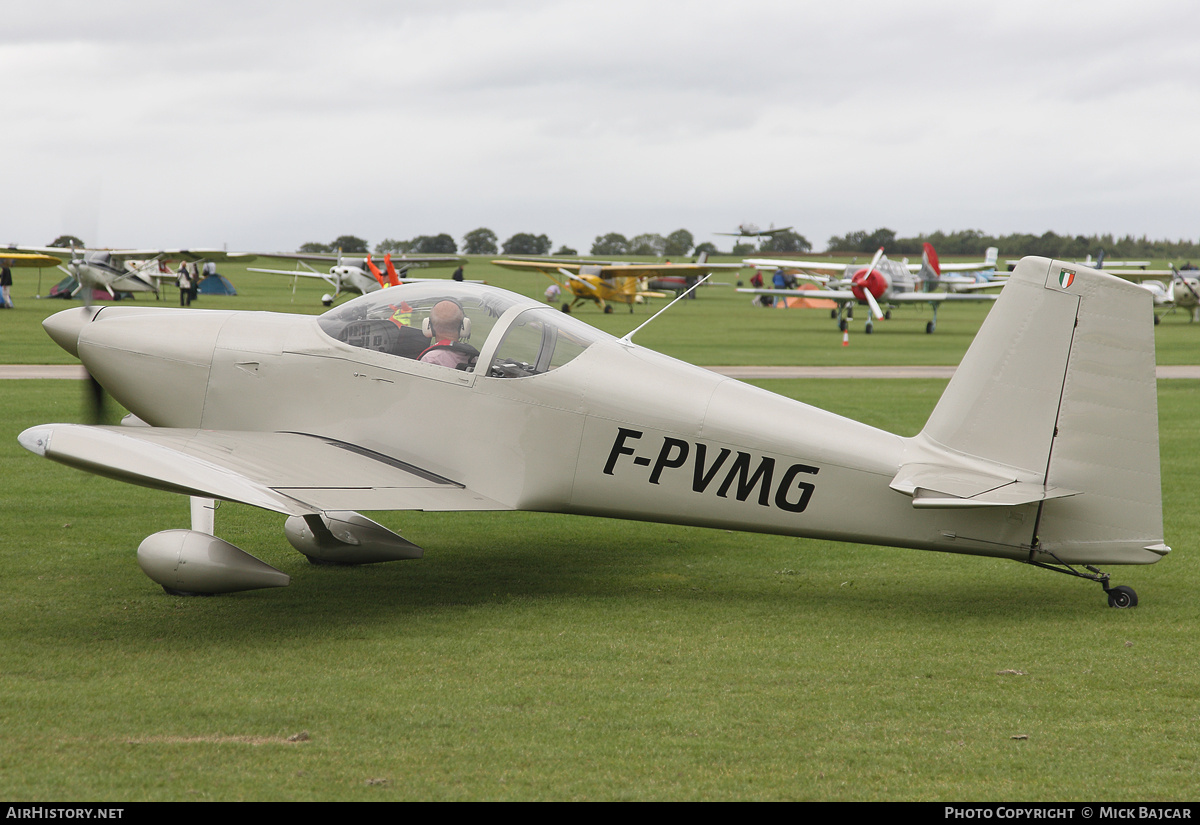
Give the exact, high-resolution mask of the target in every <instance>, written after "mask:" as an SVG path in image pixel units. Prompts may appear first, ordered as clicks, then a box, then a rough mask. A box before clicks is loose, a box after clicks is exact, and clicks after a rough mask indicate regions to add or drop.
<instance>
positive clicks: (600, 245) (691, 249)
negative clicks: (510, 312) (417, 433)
mask: <svg viewBox="0 0 1200 825" xmlns="http://www.w3.org/2000/svg"><path fill="white" fill-rule="evenodd" d="M552 246H553V245H552V244H551V242H550V238H548V237H547V236H546V235H534V234H533V233H531V232H518V233H517V234H515V235H513V236H512V237H510V238H509V239H508V240H506V241H504V242H503V243H500V241H499V237H498V236H497V235H496V233H495V232H493V231H492V230H490V229H488V228H487V227H480V228H479V229H473V230H471V231H470V232H468V233H467V234H466V235H464V236H463V239H462V247H461V252H462V254H464V255H498V254H504V255H549V254H551V252H550V250H551V248H552ZM811 249H812V244H810V243H809V242H808V240H807V239H805V238H804V236H802V235H797V234H796V233H794V232H791V231H788V232H783V233H779V234H776V235H774V236H773V237H770V238H764V239H763V242H762V244H760V245H759V246H755V245H754V244H737V245H735V246H734V248H733V254H734V255H742V254H749V253H751V252H808V251H810V250H811ZM338 250H341V251H342V252H343V253H353V254H366V253H368V252H371V251H372V250H371V248H370V244H369V243H367V241H366V240H364V239H362V238H359V237H357V236H355V235H342V236H340V237H338V238H336V239H335V240H333V241H332V242H330V243H320V242H316V241H310V242H309V243H305V244H302V245H301V246H300V249H299V250H298V251H299V252H313V253H325V254H329V253H335V252H337V251H338ZM374 251H375V252H376V253H378V254H385V253H388V252H394V253H405V254H417V255H455V254H458V253H459V251H460V247H459V245H458V243H456V242H455V240H454V238H453V237H451V236H450V235H447V234H445V233H442V234H440V235H418V236H417V237H415V238H413V239H412V240H408V241H397V240H394V239H392V238H388V239H386V240H383V241H381V242H379V243H378V244H376V245H375V249H374ZM702 252H707V253H708V254H710V255H715V254H719V250H718V249H717V248H716V246H715V245H713V244H711V243H701V244H697V243H696V239H695V236H694V235H692V233H691V232H689V231H688V230H686V229H676V230H675V231H674V232H672V233H670V234H668V235H659V234H657V233H652V232H647V233H643V234H641V235H634V236H633V237H630V238H627V237H625V236H624V235H622V234H620V233H619V232H609V233H608V234H606V235H597V236H596V239H595V241H594V242H593V243H592V248H591V250H590V253H589V254H592V255H644V256H654V257H660V258H661V257H671V256H677V257H678V256H684V255H699V254H700V253H702ZM553 254H555V255H578V254H579V251H578V250H575V249H572V248H571V247H569V246H566V245H565V244H563V245H561V246H559V248H558V249H556V250H554V252H553Z"/></svg>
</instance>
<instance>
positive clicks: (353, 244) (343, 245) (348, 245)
mask: <svg viewBox="0 0 1200 825" xmlns="http://www.w3.org/2000/svg"><path fill="white" fill-rule="evenodd" d="M330 246H332V247H333V248H334V249H335V250H337V249H340V250H342V251H343V252H362V253H364V254H366V253H367V252H370V251H371V247H370V246H369V245H368V244H367V242H366V241H364V240H363V239H362V238H358V237H355V236H354V235H341V236H339V237H338V238H337V240H335V241H334V242H333V243H332V244H330Z"/></svg>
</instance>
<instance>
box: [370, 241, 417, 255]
mask: <svg viewBox="0 0 1200 825" xmlns="http://www.w3.org/2000/svg"><path fill="white" fill-rule="evenodd" d="M412 245H413V242H412V241H397V240H393V239H392V238H387V239H385V240H384V241H383V242H382V243H379V244H377V245H376V246H375V251H376V252H378V253H379V254H380V255H386V254H388V253H389V252H392V253H400V254H404V253H406V252H412Z"/></svg>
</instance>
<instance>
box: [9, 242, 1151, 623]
mask: <svg viewBox="0 0 1200 825" xmlns="http://www.w3.org/2000/svg"><path fill="white" fill-rule="evenodd" d="M447 302H449V303H450V304H452V305H456V306H457V314H458V315H461V316H462V319H461V320H452V321H451V322H450V324H451V326H452V327H454V330H452V331H451V333H446V332H444V331H443V332H439V333H438V335H439V336H444V338H445V340H439V341H438V342H437V343H433V341H432V340H431V339H430V338H427V337H426V332H428V331H429V327H428V326H427V325H426V324H425V323H424V322H425V321H426V320H428V319H429V317H430V315H431V314H436V313H434V308H435V307H437V306H438V305H442V306H441V309H440V310H439V312H442V313H443V314H442V316H440V317H443V318H444V317H445V311H447V310H448V311H449V312H450V313H451V315H454V314H455V311H454V306H449V307H447V306H445V304H447ZM1151 314H1152V313H1151V301H1150V296H1149V295H1148V294H1147V293H1146V291H1145V290H1142V289H1139V288H1138V287H1137V286H1135V285H1133V284H1130V283H1128V282H1127V281H1123V280H1121V279H1118V278H1114V277H1112V276H1109V275H1106V274H1104V273H1100V272H1096V271H1093V270H1089V269H1085V268H1082V267H1074V266H1070V265H1067V264H1063V263H1062V262H1057V261H1051V260H1048V259H1045V258H1027V259H1025V260H1024V261H1023V262H1022V263H1021V265H1020V266H1019V267H1018V268H1017V270H1016V271H1015V272H1014V273H1013V275H1012V277H1011V279H1010V280H1009V283H1008V286H1006V287H1005V289H1004V291H1003V293H1002V294H1001V296H1000V300H999V301H998V302H997V304H996V306H995V307H994V308H993V310H992V311H991V313H989V315H988V317H987V319H986V320H985V322H984V324H983V326H982V327H981V329H980V331H979V333H978V335H977V336H976V338H975V340H974V342H973V343H972V344H971V347H970V349H969V350H968V352H967V354H966V356H965V357H964V358H963V361H962V364H961V365H960V367H959V368H958V370H957V372H956V373H955V375H954V377H953V379H952V380H951V381H950V383H949V385H948V387H947V388H946V390H945V392H944V394H943V395H942V397H941V399H940V401H939V402H938V404H937V406H936V408H935V409H934V411H933V413H932V415H931V416H930V418H929V420H928V422H927V423H926V424H925V427H924V429H923V430H922V431H921V432H920V433H919V434H918V435H916V436H914V437H912V438H904V437H901V436H898V435H894V434H892V433H889V432H886V431H883V430H879V429H876V428H874V427H870V426H867V425H865V424H861V423H859V422H856V421H853V420H850V419H846V418H842V417H839V416H837V415H834V414H832V413H828V412H825V411H823V410H820V409H816V408H814V407H810V406H808V405H806V404H803V403H800V402H798V401H793V400H790V399H787V398H783V397H781V396H778V395H775V394H773V393H770V392H767V391H766V390H763V389H759V388H757V387H753V386H750V385H747V384H743V383H740V382H738V381H736V380H734V379H731V378H727V377H724V376H721V375H718V374H716V373H713V372H710V371H708V370H705V369H702V368H699V367H694V366H691V365H689V364H686V363H683V362H681V361H677V360H675V359H673V358H669V357H667V356H665V355H661V354H659V353H657V352H654V351H652V350H648V349H644V348H642V347H639V346H637V345H636V344H634V343H632V341H631V338H632V333H630V335H627V336H625V338H621V339H618V338H615V337H613V336H611V335H608V334H606V333H604V332H601V331H599V330H597V329H595V328H593V327H591V326H588V325H587V324H585V323H583V322H582V321H580V320H578V319H577V318H575V317H573V316H570V315H565V314H563V313H561V312H558V311H556V310H554V309H553V308H551V307H548V306H546V305H544V304H541V303H539V302H537V301H534V300H532V299H529V298H525V297H522V296H519V295H515V294H513V293H510V292H507V291H504V290H501V289H497V288H495V287H489V286H483V285H473V284H457V283H453V282H437V283H433V282H427V283H415V284H407V285H404V286H399V287H392V288H388V289H383V290H379V291H377V292H374V293H372V294H370V295H366V296H363V297H360V298H357V299H355V300H353V301H349V302H347V303H345V304H343V305H342V306H340V307H338V308H336V309H332V310H330V311H328V312H326V313H325V314H323V315H321V316H318V317H312V316H306V315H285V314H275V313H264V312H234V311H217V310H190V309H168V308H154V307H119V306H111V307H104V308H102V309H99V310H93V309H91V308H86V307H81V308H77V309H71V310H67V311H64V312H60V313H58V314H56V315H53V316H51V317H50V318H48V319H47V320H46V321H45V327H46V329H47V331H48V332H49V334H50V335H51V336H52V337H53V338H54V339H55V341H57V342H58V343H59V344H60V345H61V346H63V347H64V348H65V349H67V350H68V351H70V352H71V353H73V354H76V355H77V356H78V357H79V358H80V359H81V360H82V362H83V364H84V366H86V368H87V369H88V370H89V371H90V372H91V374H92V375H93V376H94V377H95V378H96V379H98V380H99V382H100V383H101V384H102V385H103V386H104V387H105V388H106V389H107V390H108V391H109V392H110V393H112V395H113V396H114V397H115V398H116V399H117V400H118V401H120V402H121V403H122V404H124V405H125V406H126V407H127V408H128V409H129V410H130V411H131V414H132V415H133V416H135V417H134V418H132V419H127V420H128V421H129V425H126V426H84V425H78V424H44V425H40V426H35V427H32V428H30V429H27V430H25V431H24V432H22V433H21V434H20V436H19V440H20V443H21V444H22V445H23V446H25V447H26V448H27V449H29V450H30V451H32V452H33V453H36V454H37V455H40V456H44V457H46V458H49V459H52V460H54V461H58V462H61V463H63V464H67V465H70V466H73V467H77V468H79V469H83V470H87V471H89V472H92V473H97V474H100V475H104V476H109V477H111V478H115V479H119V480H121V481H126V482H129V483H132V484H139V485H143V486H147V487H151V488H155V489H159V490H165V491H168V492H172V493H177V494H180V495H186V496H190V497H192V522H191V529H190V530H185V529H177V530H166V531H163V532H160V533H155V534H154V535H152V536H150V537H149V538H147V539H146V540H144V541H143V542H142V543H141V546H140V547H139V548H138V559H139V562H140V563H141V566H142V568H143V570H144V571H145V572H146V573H147V574H148V575H149V576H150V578H152V579H153V580H154V581H156V582H158V583H159V584H161V585H162V586H163V587H164V588H166V589H167V590H168V591H169V592H174V593H184V594H187V593H215V592H228V591H236V590H248V589H254V588H259V587H271V586H281V585H285V584H287V583H288V581H289V577H288V576H287V575H286V574H284V573H283V572H281V571H278V570H276V569H274V568H272V567H269V566H268V565H265V564H264V563H262V562H260V561H258V560H257V559H255V558H253V557H252V556H250V555H248V554H246V553H245V552H244V551H242V550H240V549H239V548H237V547H235V546H234V545H232V544H230V543H229V542H227V541H224V540H222V539H219V538H216V537H215V536H214V535H213V532H214V530H213V528H214V517H213V500H216V499H219V500H227V501H238V502H244V503H247V504H251V505H254V506H257V507H261V508H263V509H265V510H270V511H274V512H277V513H281V514H283V515H284V516H286V517H287V520H286V522H285V523H284V525H283V531H284V533H285V535H286V536H287V538H288V540H289V541H290V542H291V544H292V545H293V546H294V547H295V548H296V549H297V550H298V551H299V552H300V553H302V554H304V555H305V556H307V557H309V559H311V560H313V561H314V562H331V563H347V564H362V563H370V562H379V561H385V560H392V559H402V558H416V557H419V556H421V555H422V550H421V549H420V548H419V547H416V546H415V545H413V544H412V543H410V542H409V541H407V540H405V539H404V538H402V537H400V536H399V535H397V534H395V533H393V532H391V531H390V530H388V529H386V528H384V527H382V526H381V525H379V524H377V523H375V522H373V521H371V520H369V519H367V518H365V517H363V516H361V515H359V514H358V513H357V512H354V510H357V509H364V510H531V511H542V512H555V513H569V514H577V515H591V516H606V517H615V518H627V519H637V520H642V521H652V522H667V523H675V524H687V525H699V526H703V527H714V528H722V529H727V530H743V531H752V532H761V533H775V534H781V535H787V536H798V537H811V538H818V539H830V540H839V541H848V542H860V543H870V544H880V545H890V546H895V547H909V548H917V549H922V550H939V551H945V552H950V553H963V554H967V555H976V556H991V557H996V558H1003V559H1012V560H1015V561H1020V562H1025V563H1028V564H1032V565H1037V566H1039V567H1045V568H1048V569H1051V570H1056V571H1059V572H1064V573H1069V574H1071V575H1075V576H1079V577H1082V578H1085V579H1091V580H1093V581H1097V582H1099V583H1100V584H1101V585H1102V586H1103V588H1104V591H1105V592H1106V593H1107V594H1108V601H1109V604H1110V605H1113V606H1117V607H1127V606H1130V605H1134V604H1136V603H1137V597H1136V594H1135V593H1134V592H1133V591H1132V590H1131V589H1130V588H1129V587H1126V586H1119V587H1110V585H1109V575H1110V574H1108V573H1102V572H1101V571H1100V570H1099V569H1098V568H1097V567H1096V565H1117V564H1151V563H1153V562H1157V561H1158V560H1159V559H1161V558H1162V557H1163V556H1165V555H1166V554H1167V553H1168V552H1169V551H1170V548H1169V547H1167V546H1166V544H1164V542H1163V523H1162V504H1161V487H1160V475H1159V452H1158V419H1157V406H1156V395H1155V375H1154V335H1153V325H1152V323H1151ZM635 331H636V330H635ZM468 337H469V341H468V340H464V339H467V338H468ZM422 347H426V348H439V347H453V348H457V349H456V351H458V352H460V353H463V354H466V353H470V357H469V358H467V360H466V363H464V364H463V365H462V367H460V368H458V369H452V368H450V367H444V366H440V365H437V364H431V363H426V362H425V361H423V360H420V358H421V357H422V353H423V352H425V351H423V350H422V349H421V348H422ZM168 389H169V391H167V390H168ZM348 410H352V411H353V414H347V411H348ZM750 411H753V413H754V415H753V416H751V415H748V412H750ZM764 418H765V419H769V420H770V421H772V422H773V425H772V426H771V427H770V428H763V427H761V426H758V425H756V424H754V423H752V421H761V420H763V419H764ZM1080 568H1082V569H1080Z"/></svg>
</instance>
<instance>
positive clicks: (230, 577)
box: [137, 530, 291, 595]
mask: <svg viewBox="0 0 1200 825" xmlns="http://www.w3.org/2000/svg"><path fill="white" fill-rule="evenodd" d="M137 558H138V564H139V565H140V566H141V568H142V572H144V573H145V574H146V575H147V576H149V577H150V578H151V579H153V580H154V581H156V582H158V583H159V584H160V585H162V588H163V590H166V591H167V592H168V593H170V594H172V595H197V594H200V595H212V594H215V593H236V592H238V591H241V590H258V589H261V588H264V587H286V586H287V585H288V584H289V583H290V582H291V577H290V576H288V574H287V573H284V572H283V571H281V570H276V569H275V568H274V567H272V566H271V565H269V564H267V563H266V562H264V561H260V560H259V559H256V558H254V556H251V555H250V554H249V553H247V552H246V551H244V550H242V549H240V548H238V547H235V546H233V545H232V544H230V543H229V542H227V541H225V540H223V539H219V538H217V537H216V536H210V535H208V534H207V533H201V532H198V531H196V530H163V531H162V532H160V533H155V534H154V535H152V536H148V537H147V538H146V539H145V540H144V541H143V542H142V543H141V544H140V545H139V546H138V551H137Z"/></svg>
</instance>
